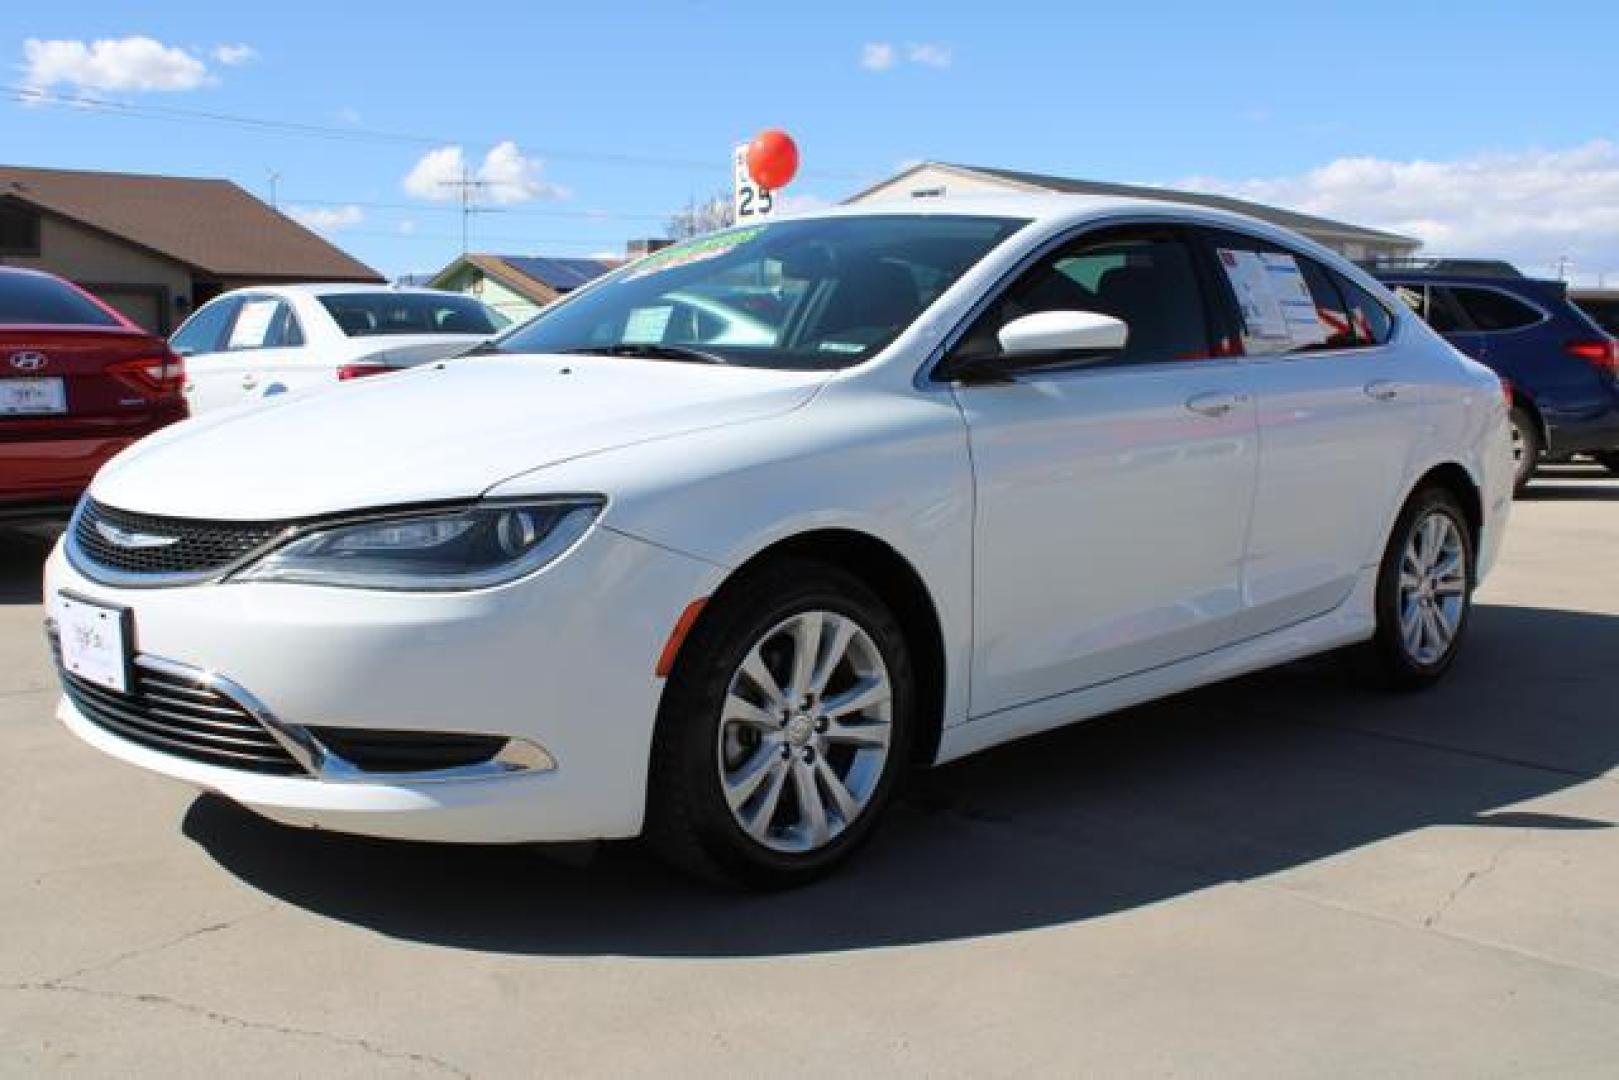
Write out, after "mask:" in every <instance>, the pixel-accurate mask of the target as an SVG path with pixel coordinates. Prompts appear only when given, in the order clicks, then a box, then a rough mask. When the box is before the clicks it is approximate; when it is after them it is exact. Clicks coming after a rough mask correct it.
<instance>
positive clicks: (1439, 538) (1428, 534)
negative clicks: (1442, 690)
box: [1369, 487, 1477, 690]
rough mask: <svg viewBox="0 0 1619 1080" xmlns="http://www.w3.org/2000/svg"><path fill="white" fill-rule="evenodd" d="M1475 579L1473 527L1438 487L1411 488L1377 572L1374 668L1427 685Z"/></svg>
mask: <svg viewBox="0 0 1619 1080" xmlns="http://www.w3.org/2000/svg"><path fill="white" fill-rule="evenodd" d="M1476 582H1477V569H1476V564H1475V553H1474V550H1473V529H1472V526H1471V525H1470V524H1469V523H1468V520H1467V515H1466V514H1465V513H1464V512H1463V510H1462V506H1461V503H1460V502H1459V501H1458V500H1457V498H1456V496H1455V495H1453V494H1452V493H1451V492H1449V491H1448V490H1446V489H1445V488H1441V487H1427V488H1423V489H1422V490H1420V491H1418V492H1417V493H1416V494H1415V495H1413V496H1412V497H1411V499H1410V501H1409V502H1407V503H1406V505H1405V509H1404V510H1402V511H1401V512H1400V517H1399V520H1398V521H1397V522H1395V525H1394V531H1393V533H1392V534H1391V535H1390V537H1389V542H1388V547H1387V549H1386V550H1385V551H1384V553H1383V561H1382V564H1381V566H1380V567H1379V570H1378V575H1377V597H1376V608H1377V633H1376V635H1375V636H1374V637H1373V639H1372V642H1371V646H1370V649H1369V652H1370V655H1371V659H1372V661H1373V667H1374V672H1375V674H1376V675H1377V676H1378V677H1379V679H1380V681H1381V682H1383V683H1384V684H1385V685H1388V686H1390V687H1392V688H1394V689H1401V690H1419V689H1424V688H1426V687H1429V686H1432V685H1433V684H1434V683H1436V682H1438V681H1439V679H1440V678H1442V677H1443V676H1444V674H1445V672H1446V671H1448V670H1449V669H1450V665H1451V663H1452V662H1453V661H1454V660H1455V659H1456V653H1457V650H1458V649H1459V648H1460V647H1461V643H1462V639H1463V638H1464V636H1465V635H1466V631H1467V624H1468V621H1469V618H1470V616H1471V614H1472V609H1473V587H1474V585H1475V584H1476Z"/></svg>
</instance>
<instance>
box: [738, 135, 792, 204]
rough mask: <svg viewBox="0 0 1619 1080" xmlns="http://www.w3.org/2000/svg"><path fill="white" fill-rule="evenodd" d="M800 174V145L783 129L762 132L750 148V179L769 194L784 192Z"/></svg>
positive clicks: (749, 145)
mask: <svg viewBox="0 0 1619 1080" xmlns="http://www.w3.org/2000/svg"><path fill="white" fill-rule="evenodd" d="M797 173H798V144H797V143H795V142H793V137H792V136H791V135H789V134H787V133H786V132H785V131H782V130H781V129H780V128H771V129H770V130H769V131H761V132H760V133H759V135H758V137H756V138H755V139H754V140H753V141H752V142H751V143H749V144H748V175H749V176H751V177H752V178H753V182H754V183H755V184H758V185H759V186H760V187H762V188H764V189H765V190H767V191H775V190H777V189H779V188H784V187H786V186H787V185H788V184H790V183H792V182H793V177H794V176H795V175H797Z"/></svg>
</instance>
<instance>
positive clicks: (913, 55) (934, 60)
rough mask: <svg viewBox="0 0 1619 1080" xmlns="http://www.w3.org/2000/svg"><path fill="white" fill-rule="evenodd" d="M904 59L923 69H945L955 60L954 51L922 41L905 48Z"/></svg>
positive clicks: (944, 46)
mask: <svg viewBox="0 0 1619 1080" xmlns="http://www.w3.org/2000/svg"><path fill="white" fill-rule="evenodd" d="M905 58H906V59H907V60H909V61H910V62H911V63H913V64H921V65H922V66H923V67H931V68H947V67H949V66H950V63H951V61H953V60H954V59H955V58H956V55H955V50H954V49H952V48H950V46H948V45H941V44H939V43H938V42H931V41H924V42H921V43H919V44H913V45H907V46H905Z"/></svg>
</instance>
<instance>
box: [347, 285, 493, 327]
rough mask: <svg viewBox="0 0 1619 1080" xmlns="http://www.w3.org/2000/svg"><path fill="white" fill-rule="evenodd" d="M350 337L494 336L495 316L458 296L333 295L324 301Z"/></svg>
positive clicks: (381, 293)
mask: <svg viewBox="0 0 1619 1080" xmlns="http://www.w3.org/2000/svg"><path fill="white" fill-rule="evenodd" d="M320 302H321V306H322V307H324V308H325V309H326V310H327V311H329V312H331V315H332V321H334V322H336V323H337V325H338V328H339V329H341V330H342V331H343V333H344V334H346V335H348V336H349V337H373V336H376V335H380V334H472V335H478V334H493V333H495V332H496V331H498V330H499V329H500V326H499V325H498V324H497V323H496V322H495V320H494V318H493V315H492V313H491V312H490V311H489V309H488V308H486V307H484V306H483V305H482V304H480V303H479V302H478V301H476V300H474V299H472V298H471V297H470V296H457V295H455V294H454V293H408V292H375V293H329V294H327V295H325V296H322V297H321V298H320Z"/></svg>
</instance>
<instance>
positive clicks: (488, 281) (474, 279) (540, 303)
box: [427, 252, 633, 323]
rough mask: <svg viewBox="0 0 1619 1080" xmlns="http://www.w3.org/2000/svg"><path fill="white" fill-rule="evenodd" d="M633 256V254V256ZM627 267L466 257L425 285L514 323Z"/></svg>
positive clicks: (516, 257) (619, 261) (480, 255)
mask: <svg viewBox="0 0 1619 1080" xmlns="http://www.w3.org/2000/svg"><path fill="white" fill-rule="evenodd" d="M632 254H633V253H632ZM622 265H624V260H623V259H560V258H556V259H553V258H546V257H544V256H538V255H486V254H483V253H480V252H472V253H469V254H466V255H462V256H461V257H460V258H458V259H456V260H455V261H454V262H452V263H451V264H450V265H448V266H446V267H445V268H444V269H442V270H440V271H439V272H438V273H437V274H434V275H433V277H432V279H431V280H430V281H428V282H427V285H429V286H430V287H431V288H434V289H448V290H450V291H451V292H458V293H466V294H467V295H468V296H476V297H477V298H478V299H480V300H482V301H483V302H484V304H485V305H487V306H488V307H491V308H493V309H494V310H495V311H497V312H499V313H500V314H501V315H504V316H505V317H506V318H507V319H509V320H510V321H512V322H514V323H520V322H527V321H528V320H529V319H530V318H531V317H533V316H534V314H535V313H537V312H538V311H539V310H540V309H541V308H542V307H544V306H545V305H547V304H549V303H550V302H551V301H553V300H555V299H557V298H558V297H559V296H566V295H567V294H568V293H570V292H572V291H573V290H574V289H577V288H578V287H579V286H581V285H584V284H587V283H589V282H591V281H594V280H596V279H597V278H599V277H601V276H602V275H603V274H605V273H607V272H608V271H609V270H616V269H617V268H618V267H620V266H622Z"/></svg>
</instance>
